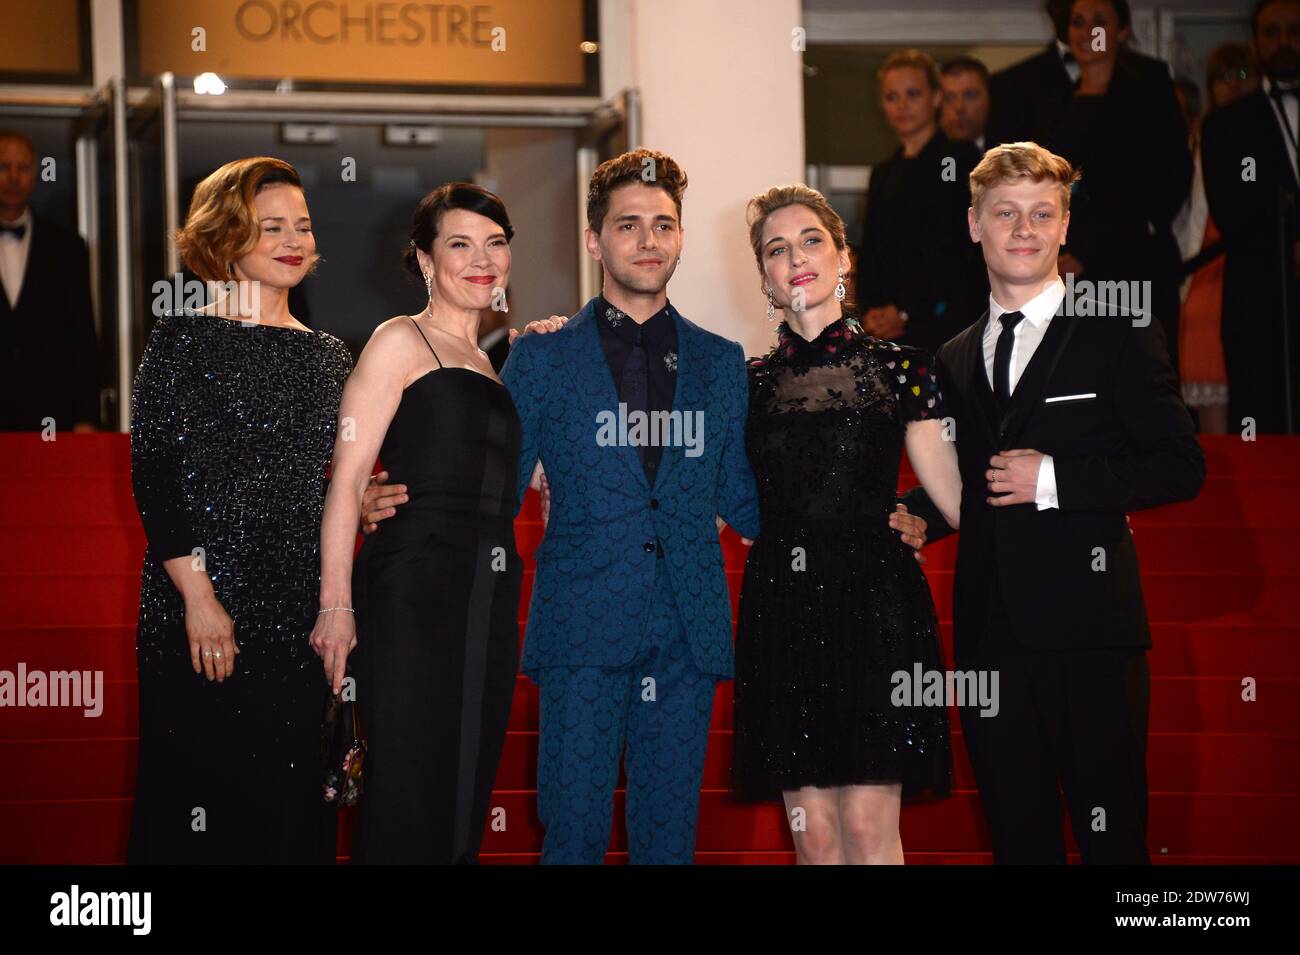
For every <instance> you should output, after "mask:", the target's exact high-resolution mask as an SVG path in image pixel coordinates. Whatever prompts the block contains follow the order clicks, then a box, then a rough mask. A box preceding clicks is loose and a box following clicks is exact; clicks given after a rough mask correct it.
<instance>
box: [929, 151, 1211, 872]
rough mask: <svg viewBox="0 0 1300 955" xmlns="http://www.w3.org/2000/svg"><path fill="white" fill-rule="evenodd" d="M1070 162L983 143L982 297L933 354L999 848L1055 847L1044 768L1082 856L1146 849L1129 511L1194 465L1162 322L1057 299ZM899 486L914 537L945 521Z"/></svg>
mask: <svg viewBox="0 0 1300 955" xmlns="http://www.w3.org/2000/svg"><path fill="white" fill-rule="evenodd" d="M1075 178H1076V174H1075V172H1074V170H1073V169H1072V167H1071V166H1070V164H1069V162H1067V161H1066V160H1065V159H1063V158H1061V157H1060V156H1056V155H1054V154H1052V153H1050V152H1048V151H1047V150H1045V149H1043V148H1042V147H1040V146H1037V145H1035V144H1032V143H1029V144H1024V143H1020V144H1014V145H1002V146H998V147H995V148H994V149H992V150H990V151H989V152H988V153H987V154H986V155H985V156H984V159H983V160H982V161H981V162H980V164H979V165H978V166H977V167H976V168H975V170H974V171H973V172H972V173H971V177H970V179H971V194H972V207H971V209H970V211H969V213H968V222H969V227H970V235H971V239H972V240H973V241H976V242H979V243H980V245H981V248H982V251H983V254H984V261H985V264H986V266H987V268H988V276H989V285H990V288H991V289H992V293H991V295H990V296H989V309H988V311H986V312H985V313H984V316H983V317H982V318H981V319H980V320H979V321H978V322H976V323H975V324H973V325H971V326H970V327H969V328H967V329H966V330H965V331H963V332H961V333H960V334H959V335H957V336H956V337H955V338H953V339H952V340H950V341H949V342H947V343H946V344H945V345H944V346H943V347H942V348H941V349H940V350H939V354H938V356H937V359H936V367H937V369H938V371H939V374H940V381H941V386H942V388H943V395H944V401H945V405H946V408H947V414H948V415H949V416H951V418H952V419H953V427H954V432H953V434H954V437H955V439H956V442H957V454H958V460H959V464H960V468H961V476H962V504H961V521H960V523H961V538H960V543H959V547H958V551H957V570H956V575H955V578H954V583H953V625H954V649H955V656H956V664H957V668H958V669H959V670H962V671H989V672H991V673H997V674H998V687H999V689H998V693H999V701H998V703H999V705H998V707H997V712H996V715H992V716H985V715H982V713H981V711H980V710H979V709H977V708H974V707H970V706H963V707H961V708H960V709H961V719H962V727H963V730H964V733H965V739H966V746H967V750H968V751H969V753H970V757H971V762H972V765H973V766H974V769H975V780H976V783H977V784H978V785H979V789H980V800H981V803H982V804H983V808H984V815H985V819H986V821H987V823H988V830H989V836H990V838H991V840H992V843H993V853H994V858H995V860H996V861H997V862H1000V863H1062V862H1064V861H1065V843H1064V835H1063V830H1062V826H1061V803H1060V797H1059V795H1058V792H1057V786H1058V784H1059V785H1060V786H1061V787H1063V789H1064V792H1065V800H1066V804H1067V806H1068V809H1069V815H1070V820H1071V825H1072V828H1073V831H1074V837H1075V841H1076V842H1077V843H1078V845H1079V848H1080V850H1081V852H1082V856H1083V861H1084V862H1086V863H1145V862H1148V861H1149V858H1148V855H1147V848H1146V822H1147V783H1146V737H1147V706H1148V696H1149V688H1150V673H1149V670H1148V668H1147V661H1146V650H1147V649H1148V648H1149V647H1150V646H1151V635H1150V629H1149V627H1148V623H1147V613H1146V605H1145V602H1144V600H1143V596H1142V584H1141V580H1140V579H1139V576H1138V564H1137V555H1136V552H1135V551H1134V547H1133V541H1132V537H1131V534H1130V533H1129V530H1128V526H1127V523H1126V512H1128V511H1133V510H1138V509H1141V508H1148V507H1155V506H1158V505H1161V504H1167V503H1170V502H1172V501H1182V500H1187V499H1189V498H1192V497H1195V496H1196V494H1197V493H1198V492H1199V490H1200V488H1201V485H1202V483H1203V482H1204V479H1205V460H1204V456H1203V454H1202V452H1201V448H1200V446H1199V445H1198V443H1197V441H1196V437H1195V434H1194V431H1193V426H1192V420H1191V417H1190V416H1189V414H1188V412H1187V409H1186V407H1185V406H1184V405H1183V401H1182V398H1181V397H1180V395H1179V390H1178V387H1177V383H1176V380H1175V378H1174V374H1173V371H1172V369H1171V368H1170V366H1169V359H1168V355H1167V353H1166V351H1165V347H1164V341H1163V337H1164V336H1163V333H1162V331H1161V329H1160V325H1159V323H1158V322H1154V321H1151V320H1150V319H1149V318H1137V317H1135V316H1133V315H1131V314H1130V315H1125V314H1116V312H1120V311H1127V310H1126V309H1116V308H1114V307H1113V306H1111V307H1106V306H1105V303H1102V302H1098V301H1095V300H1092V299H1088V300H1084V299H1083V298H1081V297H1077V296H1076V297H1074V298H1072V300H1070V301H1065V295H1066V288H1065V285H1064V284H1063V283H1062V282H1061V280H1060V278H1059V277H1058V276H1057V256H1058V254H1059V250H1060V247H1061V246H1062V245H1063V244H1064V243H1065V239H1066V231H1067V228H1068V226H1069V198H1070V184H1071V183H1072V182H1073V180H1074V179H1075ZM1089 310H1091V312H1092V313H1093V314H1091V315H1088V312H1089ZM1099 311H1100V312H1103V313H1104V314H1100V315H1098V314H1095V313H1097V312H1099ZM1085 315H1088V317H1084V316H1085ZM904 501H905V502H906V503H907V504H908V505H909V508H910V510H911V511H912V512H913V513H914V514H918V515H919V516H921V517H923V518H924V519H925V520H926V521H928V522H929V525H930V534H929V536H930V539H931V540H936V539H938V538H940V537H942V536H944V535H945V533H950V532H951V528H948V526H947V524H946V523H945V522H944V520H943V517H942V515H941V514H939V512H938V511H937V509H935V508H934V507H933V505H932V504H931V503H930V502H929V500H928V498H927V497H926V496H925V493H924V491H923V490H921V489H920V488H917V489H916V490H914V491H912V492H909V493H908V494H907V495H905V496H904ZM981 685H982V684H981Z"/></svg>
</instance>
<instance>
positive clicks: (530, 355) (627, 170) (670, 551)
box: [501, 149, 758, 863]
mask: <svg viewBox="0 0 1300 955" xmlns="http://www.w3.org/2000/svg"><path fill="white" fill-rule="evenodd" d="M685 188H686V174H685V173H684V172H683V171H682V170H681V167H679V166H678V165H677V163H676V162H674V161H673V160H672V159H671V158H670V157H668V156H666V155H664V154H663V153H658V152H653V151H650V150H646V149H639V150H636V151H634V152H630V153H625V154H624V155H622V156H618V157H616V158H614V159H611V160H609V161H608V162H606V163H604V164H602V165H601V166H600V168H599V169H597V170H596V172H595V174H594V175H593V176H592V179H591V184H590V188H589V190H588V193H587V225H588V227H587V229H586V231H585V238H586V244H587V251H588V253H589V254H590V255H591V256H592V257H593V258H595V259H597V260H598V261H599V262H600V263H601V265H602V266H603V269H604V285H603V290H602V294H601V295H600V296H597V297H596V298H594V299H592V300H591V301H590V302H588V303H587V304H586V306H584V307H583V308H582V310H581V311H579V312H578V314H577V315H575V316H574V317H573V318H572V319H571V320H570V321H568V322H567V323H566V324H565V325H564V327H563V328H562V329H560V330H559V331H556V332H553V333H551V334H546V335H525V336H523V337H521V338H520V339H518V340H517V341H516V342H515V344H514V346H513V348H512V349H511V353H510V357H509V358H508V360H507V361H506V365H505V367H504V368H503V369H502V372H501V377H502V380H503V381H505V383H506V384H507V386H509V388H510V392H511V395H512V396H513V397H514V401H515V406H516V407H517V408H518V411H519V416H520V418H521V420H522V421H523V449H522V452H521V454H520V458H519V493H520V495H521V496H522V494H523V492H524V490H525V488H526V487H527V485H528V482H529V479H530V477H531V475H532V474H533V471H534V466H535V464H536V463H537V462H538V461H539V460H540V461H541V463H542V465H543V466H544V468H545V472H546V476H547V481H548V484H549V489H550V498H551V500H550V513H549V519H548V523H547V527H546V534H545V537H544V538H543V540H542V543H541V545H540V546H539V547H538V549H537V554H536V563H537V576H536V579H535V582H534V585H533V594H532V603H531V606H530V608H529V611H528V631H527V635H526V638H525V642H524V658H523V670H524V672H525V673H526V674H528V675H529V676H530V677H532V678H533V679H534V680H535V681H537V683H538V684H539V686H540V688H541V734H540V739H539V742H538V766H537V797H538V815H539V817H540V818H541V821H542V823H543V825H545V827H546V839H545V842H544V844H543V849H542V861H543V862H544V863H556V862H569V863H598V862H600V861H602V859H603V858H604V856H605V851H606V849H607V848H608V846H609V838H610V819H611V813H612V803H613V795H614V789H615V786H616V784H617V782H618V768H619V757H620V755H622V756H623V757H624V767H625V771H626V775H627V806H626V814H627V832H628V849H629V854H630V857H631V861H633V862H638V863H689V862H691V861H692V860H693V859H694V855H695V824H696V818H697V816H698V810H699V792H700V781H701V777H702V774H703V769H704V754H705V748H706V744H707V742H708V733H709V723H710V718H711V715H712V710H713V695H714V689H715V686H716V684H717V681H718V680H722V679H729V678H731V676H732V675H733V669H732V648H731V599H730V596H729V594H728V590H727V581H726V575H725V573H724V571H723V561H722V553H721V549H720V547H719V544H718V532H717V524H716V517H717V516H718V515H721V517H722V518H723V520H725V521H726V522H727V523H728V524H730V525H731V526H732V527H734V528H735V529H736V530H737V531H739V532H740V534H741V535H742V536H744V537H750V538H752V537H755V536H757V534H758V507H757V499H756V492H755V488H754V478H753V474H752V473H751V471H750V468H749V462H748V460H747V458H746V456H745V441H744V426H745V417H746V414H747V412H748V403H749V395H748V385H747V383H746V377H745V363H744V353H743V351H742V350H741V347H740V346H739V345H738V344H736V343H735V342H732V341H728V340H726V339H724V338H721V337H719V336H718V335H714V334H712V333H711V332H707V331H705V330H704V329H702V328H700V327H699V326H697V325H695V324H693V323H691V322H689V321H687V320H686V319H685V318H683V317H682V316H681V314H680V313H678V312H677V310H676V309H675V308H673V306H672V305H671V304H670V303H669V302H668V297H667V294H666V288H667V285H668V280H669V278H670V277H671V276H672V274H673V271H674V269H675V268H676V266H677V262H678V261H679V255H680V252H681V247H682V232H683V230H682V224H681V200H682V193H683V192H684V191H685Z"/></svg>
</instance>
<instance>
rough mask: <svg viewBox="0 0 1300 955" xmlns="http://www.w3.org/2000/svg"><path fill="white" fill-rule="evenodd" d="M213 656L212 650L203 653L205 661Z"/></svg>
mask: <svg viewBox="0 0 1300 955" xmlns="http://www.w3.org/2000/svg"><path fill="white" fill-rule="evenodd" d="M211 656H212V651H211V650H204V651H203V659H205V660H207V659H209V658H210V657H211Z"/></svg>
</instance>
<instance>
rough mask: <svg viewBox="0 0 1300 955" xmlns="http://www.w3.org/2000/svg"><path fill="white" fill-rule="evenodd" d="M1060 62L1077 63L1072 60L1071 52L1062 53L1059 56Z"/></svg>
mask: <svg viewBox="0 0 1300 955" xmlns="http://www.w3.org/2000/svg"><path fill="white" fill-rule="evenodd" d="M1061 62H1063V63H1075V62H1077V61H1076V60H1075V58H1074V51H1073V50H1066V51H1065V52H1064V53H1062V54H1061Z"/></svg>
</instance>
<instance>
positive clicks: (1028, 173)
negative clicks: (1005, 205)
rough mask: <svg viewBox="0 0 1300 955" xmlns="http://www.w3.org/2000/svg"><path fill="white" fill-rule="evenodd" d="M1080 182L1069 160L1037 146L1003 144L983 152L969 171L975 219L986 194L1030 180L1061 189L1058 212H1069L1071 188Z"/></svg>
mask: <svg viewBox="0 0 1300 955" xmlns="http://www.w3.org/2000/svg"><path fill="white" fill-rule="evenodd" d="M1079 178H1080V173H1079V172H1078V170H1076V169H1075V168H1074V167H1073V166H1071V165H1070V161H1069V160H1068V159H1065V158H1063V157H1061V156H1058V155H1056V153H1054V152H1052V151H1050V150H1048V149H1044V148H1043V147H1042V146H1040V145H1038V143H1003V144H1002V145H1000V146H994V147H993V148H992V149H990V150H989V151H988V152H986V153H985V154H984V158H983V159H981V160H980V161H979V165H977V166H976V167H975V168H974V169H972V170H971V174H970V201H971V206H972V208H974V210H975V215H977V216H978V215H979V214H980V204H981V203H982V202H983V201H984V196H985V194H986V193H987V192H988V191H989V190H990V189H992V188H994V187H995V186H1001V185H1004V184H1006V183H1008V182H1016V181H1017V180H1019V179H1032V180H1033V181H1034V182H1043V181H1044V180H1048V179H1050V180H1053V181H1055V182H1056V183H1057V184H1058V185H1059V186H1060V187H1061V212H1063V213H1065V212H1069V211H1070V187H1071V186H1072V185H1074V183H1076V182H1078V181H1079Z"/></svg>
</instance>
